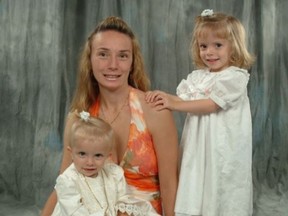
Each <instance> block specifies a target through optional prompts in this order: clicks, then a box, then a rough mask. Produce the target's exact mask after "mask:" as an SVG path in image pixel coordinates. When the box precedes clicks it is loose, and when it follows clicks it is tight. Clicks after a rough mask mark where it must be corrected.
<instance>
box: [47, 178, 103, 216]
mask: <svg viewBox="0 0 288 216" xmlns="http://www.w3.org/2000/svg"><path fill="white" fill-rule="evenodd" d="M55 190H56V193H57V199H58V203H57V205H56V207H55V210H54V212H53V214H52V216H72V215H73V216H87V215H90V216H104V213H101V214H99V213H93V214H90V213H89V211H88V209H87V208H85V206H84V205H83V203H82V200H81V195H80V193H79V191H78V186H77V184H76V182H75V180H74V179H72V178H69V177H68V176H65V175H60V176H59V177H58V178H57V180H56V185H55Z"/></svg>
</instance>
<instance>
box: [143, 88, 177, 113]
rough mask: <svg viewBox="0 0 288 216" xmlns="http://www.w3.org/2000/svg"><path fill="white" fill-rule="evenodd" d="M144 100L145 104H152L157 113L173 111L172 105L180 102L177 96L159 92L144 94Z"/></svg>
mask: <svg viewBox="0 0 288 216" xmlns="http://www.w3.org/2000/svg"><path fill="white" fill-rule="evenodd" d="M145 100H146V102H147V103H153V106H154V107H156V110H158V111H160V110H163V109H170V110H174V103H176V102H177V101H182V99H181V98H179V97H178V96H175V95H171V94H168V93H165V92H163V91H159V90H155V91H148V92H146V94H145Z"/></svg>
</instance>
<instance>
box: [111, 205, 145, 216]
mask: <svg viewBox="0 0 288 216" xmlns="http://www.w3.org/2000/svg"><path fill="white" fill-rule="evenodd" d="M115 210H116V212H117V211H120V212H121V213H125V212H126V213H127V214H128V215H129V216H130V215H132V214H133V216H138V215H139V216H144V215H145V214H144V213H143V212H141V211H140V208H139V207H138V206H136V205H132V204H125V203H120V204H118V205H116V206H115Z"/></svg>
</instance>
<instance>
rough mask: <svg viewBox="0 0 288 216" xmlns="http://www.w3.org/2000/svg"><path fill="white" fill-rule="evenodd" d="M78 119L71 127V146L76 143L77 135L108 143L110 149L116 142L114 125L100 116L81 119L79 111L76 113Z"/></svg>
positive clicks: (110, 149)
mask: <svg viewBox="0 0 288 216" xmlns="http://www.w3.org/2000/svg"><path fill="white" fill-rule="evenodd" d="M75 117H76V120H75V122H74V123H73V125H72V127H71V140H70V142H69V145H70V147H73V146H74V145H75V140H76V138H77V137H84V138H85V139H93V140H95V141H96V142H99V143H102V144H105V145H107V147H108V149H109V151H112V148H113V146H114V144H115V134H114V131H113V129H112V127H111V126H110V125H109V124H108V123H106V122H105V121H103V120H102V119H100V118H96V117H91V116H90V117H89V118H88V119H87V120H84V119H81V117H80V116H79V114H78V113H76V115H75Z"/></svg>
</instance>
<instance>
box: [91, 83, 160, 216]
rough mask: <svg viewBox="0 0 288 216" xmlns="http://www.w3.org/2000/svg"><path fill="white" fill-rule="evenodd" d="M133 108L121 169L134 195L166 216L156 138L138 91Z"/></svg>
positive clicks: (132, 93) (96, 105)
mask: <svg viewBox="0 0 288 216" xmlns="http://www.w3.org/2000/svg"><path fill="white" fill-rule="evenodd" d="M129 106H130V110H131V121H130V130H129V139H128V144H127V148H126V151H125V153H124V156H123V158H122V160H121V161H120V166H121V167H122V168H123V170H124V175H125V179H126V181H127V183H128V185H129V189H130V191H131V193H132V194H134V195H135V196H137V197H139V198H143V199H145V200H147V201H149V202H150V203H151V204H152V206H153V207H154V209H155V210H156V211H157V213H158V214H161V215H162V205H161V198H160V184H159V176H158V164H157V156H156V152H155V148H154V143H153V139H152V136H151V134H150V132H149V130H148V128H147V125H146V122H145V120H144V115H143V110H142V107H141V103H140V101H139V98H138V96H137V93H136V90H135V89H134V88H132V87H131V88H130V93H129ZM99 108H100V101H99V99H98V100H96V102H95V103H94V104H92V106H91V107H90V109H89V112H90V114H91V115H92V116H98V115H99Z"/></svg>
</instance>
